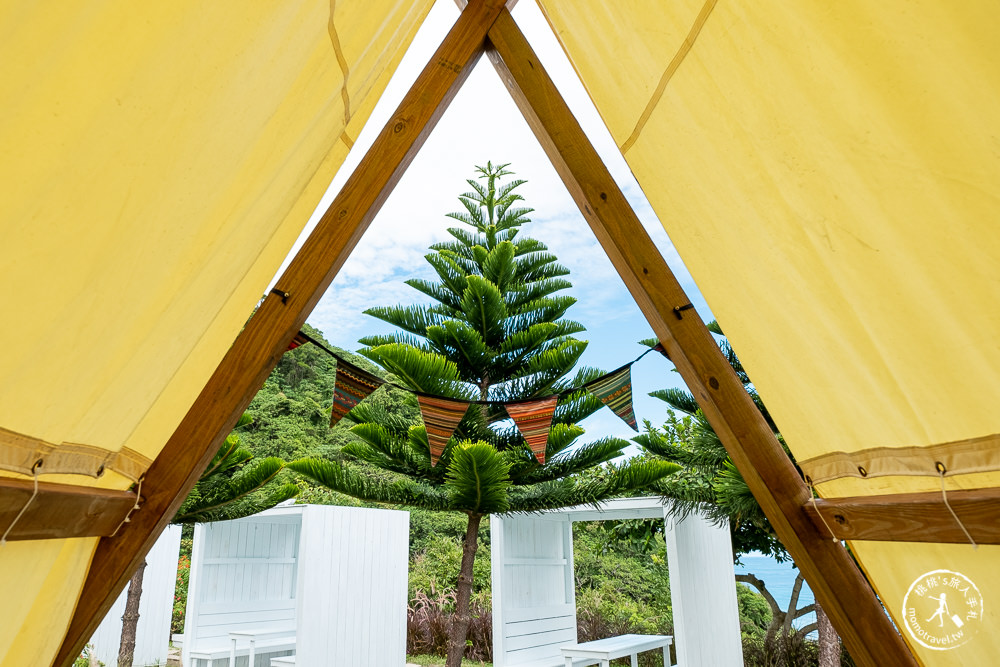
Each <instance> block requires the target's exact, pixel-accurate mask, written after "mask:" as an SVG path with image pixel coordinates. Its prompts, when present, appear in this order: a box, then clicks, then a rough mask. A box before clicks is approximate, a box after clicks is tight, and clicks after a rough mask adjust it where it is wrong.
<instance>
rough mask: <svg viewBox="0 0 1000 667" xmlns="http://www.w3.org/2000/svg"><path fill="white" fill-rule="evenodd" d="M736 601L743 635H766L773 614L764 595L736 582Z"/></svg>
mask: <svg viewBox="0 0 1000 667" xmlns="http://www.w3.org/2000/svg"><path fill="white" fill-rule="evenodd" d="M736 603H737V605H738V606H739V610H740V630H741V631H742V633H743V636H744V637H747V636H749V637H762V636H764V635H765V634H766V633H767V627H768V626H769V625H770V624H771V616H772V615H771V608H770V607H769V606H768V605H767V601H766V600H765V599H764V596H763V595H761V594H760V593H758V592H757V591H755V590H753V589H752V588H750V587H749V586H747V585H745V584H736Z"/></svg>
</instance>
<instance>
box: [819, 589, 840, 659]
mask: <svg viewBox="0 0 1000 667" xmlns="http://www.w3.org/2000/svg"><path fill="white" fill-rule="evenodd" d="M816 629H817V631H818V632H819V667H840V637H839V636H838V635H837V631H836V630H834V629H833V624H832V623H830V619H829V617H828V616H827V615H826V612H825V611H823V607H821V606H819V602H817V603H816Z"/></svg>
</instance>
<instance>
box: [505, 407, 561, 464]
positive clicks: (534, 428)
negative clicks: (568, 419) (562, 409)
mask: <svg viewBox="0 0 1000 667" xmlns="http://www.w3.org/2000/svg"><path fill="white" fill-rule="evenodd" d="M558 402H559V397H558V396H549V397H547V398H542V399H539V400H537V401H531V402H530V403H511V404H509V405H505V406H504V408H506V409H507V414H508V415H510V418H511V419H513V420H514V423H515V424H517V430H519V431H520V432H521V435H523V436H524V439H525V440H526V441H527V443H528V447H530V448H531V452H532V453H533V454H534V455H535V458H536V459H538V462H539V463H541V464H542V465H545V446H546V445H547V444H548V442H549V428H551V426H552V415H553V413H555V411H556V403H558Z"/></svg>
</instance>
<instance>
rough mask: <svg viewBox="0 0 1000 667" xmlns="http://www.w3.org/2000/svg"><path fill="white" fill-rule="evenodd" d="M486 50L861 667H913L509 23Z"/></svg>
mask: <svg viewBox="0 0 1000 667" xmlns="http://www.w3.org/2000/svg"><path fill="white" fill-rule="evenodd" d="M489 39H490V42H491V47H492V48H491V49H490V50H489V51H488V53H489V56H490V59H491V60H492V61H493V64H494V66H495V67H496V69H497V72H498V73H499V74H500V78H501V79H502V80H503V81H504V84H505V85H506V86H507V88H508V90H509V91H510V93H511V95H512V96H513V98H514V101H515V102H516V103H517V105H518V107H519V108H520V109H521V112H522V113H523V114H524V117H525V119H526V120H527V121H528V125H529V126H530V127H531V129H532V131H533V132H534V133H535V136H536V137H537V139H538V141H539V142H540V143H541V145H542V148H543V149H544V150H545V152H546V154H547V155H548V157H549V159H550V160H551V162H552V164H553V166H555V168H556V171H557V172H558V173H559V175H560V177H561V178H562V180H563V183H564V184H565V185H566V187H567V189H568V190H569V192H570V194H571V195H572V196H573V199H574V200H575V201H576V203H577V206H579V208H580V211H581V213H582V214H583V216H584V218H586V220H587V222H588V223H589V225H590V227H591V229H592V230H593V231H594V234H595V236H597V239H598V241H599V242H600V243H601V246H602V247H603V248H604V250H605V252H606V253H607V254H608V257H609V258H610V259H611V262H612V264H614V266H615V269H616V270H617V271H618V274H619V275H620V276H621V278H622V280H623V281H624V282H625V285H626V286H627V287H628V289H629V291H630V292H631V294H632V297H633V298H634V299H635V301H636V303H637V304H638V306H639V308H640V310H642V312H643V314H644V315H645V316H646V319H647V321H648V322H649V323H650V325H651V326H652V328H653V331H654V332H655V333H656V335H657V337H658V338H659V339H660V342H661V343H663V345H664V346H665V347H666V350H667V353H668V355H669V357H670V359H671V361H673V362H674V364H675V366H676V367H677V370H678V371H679V372H680V374H681V376H682V377H683V378H684V381H685V383H686V384H687V386H688V388H689V389H690V390H691V392H692V393H693V394H694V396H695V398H696V399H697V401H698V404H699V406H701V409H702V411H703V412H704V413H705V415H706V416H707V417H708V419H709V421H710V422H711V424H712V427H713V428H714V429H715V431H716V433H717V434H718V435H719V437H720V438H721V440H722V442H723V444H724V445H725V446H726V449H727V451H728V452H729V455H730V457H731V458H732V459H733V462H734V463H735V464H736V466H737V467H738V468H739V470H740V472H741V473H742V474H743V477H744V478H745V479H746V482H747V484H748V486H749V487H750V489H751V491H752V492H753V494H754V496H755V497H756V498H757V500H758V502H759V503H760V505H761V507H762V508H763V510H764V512H765V514H766V515H767V517H768V519H769V520H770V522H771V525H772V526H773V527H774V529H775V531H776V532H777V534H778V537H779V538H780V539H781V541H782V543H783V544H784V545H785V547H786V548H787V549H788V552H789V553H790V554H791V555H792V557H793V558H794V559H795V563H796V564H797V565H798V566H799V569H800V570H801V571H802V573H803V574H804V575H805V578H806V580H807V581H808V582H809V586H810V588H811V589H812V591H813V593H814V594H815V595H816V598H817V600H818V601H819V602H820V604H821V605H822V606H823V609H824V610H825V611H826V613H827V615H828V616H829V617H830V620H831V621H832V623H833V625H834V627H835V628H836V629H837V631H838V632H839V633H840V636H841V638H842V639H843V640H844V643H845V645H846V646H847V648H848V650H849V651H850V653H851V656H852V657H853V658H854V660H855V662H857V663H858V664H859V665H870V666H871V667H885V666H888V665H907V666H914V665H916V664H917V663H916V662H915V660H914V658H913V656H912V654H911V653H910V651H909V649H908V648H907V646H906V644H905V643H904V641H903V639H902V638H901V637H900V635H899V633H898V632H896V630H895V628H894V627H893V625H892V623H891V621H890V620H889V617H888V616H887V615H886V613H885V610H884V609H883V608H882V605H881V604H880V603H879V601H878V599H877V598H876V596H875V594H874V592H873V591H872V589H871V587H870V586H869V585H868V582H867V581H866V580H865V578H864V577H863V576H862V574H861V572H860V571H859V570H858V568H857V566H856V565H855V564H854V561H853V560H852V559H851V557H850V555H849V554H848V553H847V551H846V549H844V548H843V547H842V546H841V545H840V544H839V543H835V542H833V541H832V540H831V539H830V537H829V534H824V533H821V532H820V531H819V530H817V528H816V526H815V525H814V524H813V523H812V522H811V521H810V520H809V518H808V517H807V516H806V514H805V512H803V511H802V506H803V505H804V504H805V502H806V501H807V500H808V499H809V498H810V497H811V496H810V492H809V489H808V488H807V487H806V485H805V483H804V482H803V481H802V478H801V477H800V476H799V474H798V472H797V471H796V470H795V467H794V466H793V465H792V462H791V461H790V460H789V458H788V456H787V455H786V454H785V452H784V450H783V448H782V447H781V445H780V443H779V442H778V440H777V439H776V438H775V436H774V433H772V432H771V429H770V427H769V426H768V425H767V423H766V422H765V421H764V419H763V417H762V416H761V414H760V411H759V410H758V409H757V407H756V405H754V403H753V401H752V400H751V399H750V397H749V395H748V394H747V392H746V390H745V389H744V387H743V385H742V383H741V382H740V381H739V379H738V378H737V377H736V374H735V373H734V372H733V370H732V368H731V367H730V365H729V363H728V362H727V361H726V359H725V358H724V357H723V356H722V353H721V352H720V351H719V347H718V345H716V343H715V341H714V339H713V338H712V335H711V334H710V333H709V331H708V329H707V328H706V327H705V324H704V323H703V322H702V321H701V318H699V317H698V316H697V315H696V314H694V312H693V311H691V312H690V313H688V314H685V312H687V309H688V308H689V307H690V303H691V302H690V300H689V299H688V297H687V295H686V294H685V293H684V290H683V289H682V288H681V286H680V283H679V282H678V281H677V279H676V278H675V277H674V275H673V273H672V272H671V271H670V269H669V267H668V266H667V264H666V262H665V261H664V260H663V257H662V255H661V254H660V252H659V251H658V250H657V249H656V246H655V245H653V242H652V240H651V239H650V238H649V235H648V234H647V233H646V231H645V229H643V227H642V223H641V222H640V221H639V219H638V217H637V216H636V214H635V212H634V211H633V210H632V208H631V206H630V205H629V203H628V201H627V200H626V199H625V196H624V195H623V194H622V192H621V190H620V189H619V188H618V186H617V184H616V183H615V181H614V179H613V178H612V176H611V174H610V173H609V172H608V170H607V167H605V165H604V163H603V161H602V160H601V158H600V156H599V155H598V153H597V151H596V150H595V149H594V147H593V146H592V145H591V143H590V140H589V139H588V137H587V135H586V133H584V131H583V129H582V128H581V127H580V125H579V123H578V122H577V121H576V118H575V117H574V116H573V114H572V112H571V111H570V109H569V107H568V106H567V105H566V103H565V101H564V100H563V99H562V96H561V95H560V94H559V91H558V89H557V88H556V86H555V84H554V83H553V82H552V80H551V79H550V78H549V76H548V74H547V73H546V72H545V70H544V68H543V67H542V64H541V62H540V61H539V60H538V58H537V57H536V56H535V54H534V52H533V51H532V49H531V46H530V44H529V43H528V40H527V39H526V38H525V37H524V35H523V34H522V33H521V30H520V28H518V26H517V23H516V22H515V21H514V19H513V17H511V15H510V12H508V11H504V12H503V13H502V14H501V16H500V17H499V18H498V19H497V21H496V22H495V23H494V24H493V27H492V28H491V29H490V32H489Z"/></svg>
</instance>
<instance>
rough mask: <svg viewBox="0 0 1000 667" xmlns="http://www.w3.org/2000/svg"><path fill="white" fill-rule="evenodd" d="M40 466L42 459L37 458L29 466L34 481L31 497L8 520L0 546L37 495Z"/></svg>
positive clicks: (0, 538) (4, 542)
mask: <svg viewBox="0 0 1000 667" xmlns="http://www.w3.org/2000/svg"><path fill="white" fill-rule="evenodd" d="M41 467H42V459H38V460H37V461H35V465H33V466H31V478H32V480H33V482H34V489H33V490H32V491H31V497H30V498H28V502H26V503H24V507H22V508H21V511H20V512H18V513H17V516H15V517H14V520H13V521H11V522H10V525H9V526H7V530H5V531H3V537H0V547H2V546H4V545H5V544H7V536H8V535H10V531H12V530H13V529H14V526H16V525H17V522H18V521H20V520H21V517H22V516H24V513H25V512H27V511H28V508H29V507H31V503H32V502H33V501H34V500H35V497H36V496H37V495H38V469H39V468H41Z"/></svg>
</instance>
